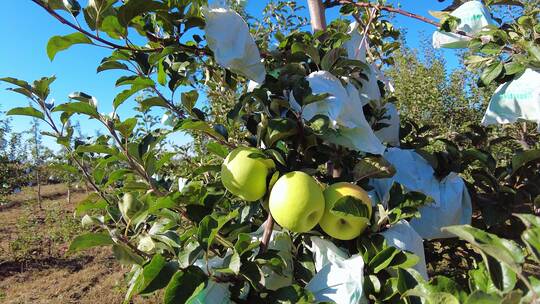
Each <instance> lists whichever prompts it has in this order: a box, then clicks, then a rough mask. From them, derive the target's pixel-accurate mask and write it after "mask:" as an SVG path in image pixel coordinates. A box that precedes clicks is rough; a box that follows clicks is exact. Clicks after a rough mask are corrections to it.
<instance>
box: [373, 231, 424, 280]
mask: <svg viewBox="0 0 540 304" xmlns="http://www.w3.org/2000/svg"><path fill="white" fill-rule="evenodd" d="M381 234H382V235H383V236H384V238H385V239H386V242H387V243H388V245H390V246H394V247H396V248H398V249H400V250H406V251H410V252H412V253H414V254H415V255H416V256H418V258H419V260H418V263H417V264H416V265H414V267H413V268H414V269H416V270H417V271H418V272H419V273H420V275H422V277H423V278H424V279H425V280H427V279H428V274H427V268H426V258H425V255H424V240H423V239H422V237H421V236H420V235H419V234H418V233H417V232H416V231H415V230H414V228H412V227H411V225H410V224H409V222H407V221H406V220H401V221H399V222H398V223H397V224H395V225H393V226H392V227H390V228H389V229H388V230H386V231H384V232H382V233H381Z"/></svg>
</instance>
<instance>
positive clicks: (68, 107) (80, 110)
mask: <svg viewBox="0 0 540 304" xmlns="http://www.w3.org/2000/svg"><path fill="white" fill-rule="evenodd" d="M51 111H52V112H66V113H69V114H73V113H77V114H86V115H88V116H91V117H93V118H96V119H99V113H98V112H97V110H96V108H95V107H93V106H92V105H90V104H89V103H87V102H83V101H79V102H68V103H63V104H61V105H58V106H56V107H54V108H53V109H52V110H51Z"/></svg>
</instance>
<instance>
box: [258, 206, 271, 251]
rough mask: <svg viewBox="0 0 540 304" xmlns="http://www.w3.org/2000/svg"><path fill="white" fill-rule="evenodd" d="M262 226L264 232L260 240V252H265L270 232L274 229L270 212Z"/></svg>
mask: <svg viewBox="0 0 540 304" xmlns="http://www.w3.org/2000/svg"><path fill="white" fill-rule="evenodd" d="M263 225H264V232H263V236H262V240H261V252H266V250H267V249H268V243H269V242H270V237H271V236H272V230H273V229H274V218H273V217H272V214H271V213H270V212H268V218H267V219H266V221H265V222H264V223H263Z"/></svg>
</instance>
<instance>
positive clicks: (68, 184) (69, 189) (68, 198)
mask: <svg viewBox="0 0 540 304" xmlns="http://www.w3.org/2000/svg"><path fill="white" fill-rule="evenodd" d="M67 203H68V205H69V204H71V181H68V182H67Z"/></svg>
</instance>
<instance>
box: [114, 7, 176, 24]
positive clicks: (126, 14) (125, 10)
mask: <svg viewBox="0 0 540 304" xmlns="http://www.w3.org/2000/svg"><path fill="white" fill-rule="evenodd" d="M160 9H161V10H166V9H167V7H166V6H165V5H164V4H163V3H159V2H157V1H149V0H130V1H128V2H127V3H126V4H124V5H123V6H121V7H120V8H119V9H118V21H119V22H120V24H121V25H122V26H124V27H126V26H127V25H128V24H129V22H130V21H131V20H132V19H133V18H135V17H136V16H139V15H142V14H144V13H147V12H150V11H156V10H160Z"/></svg>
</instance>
